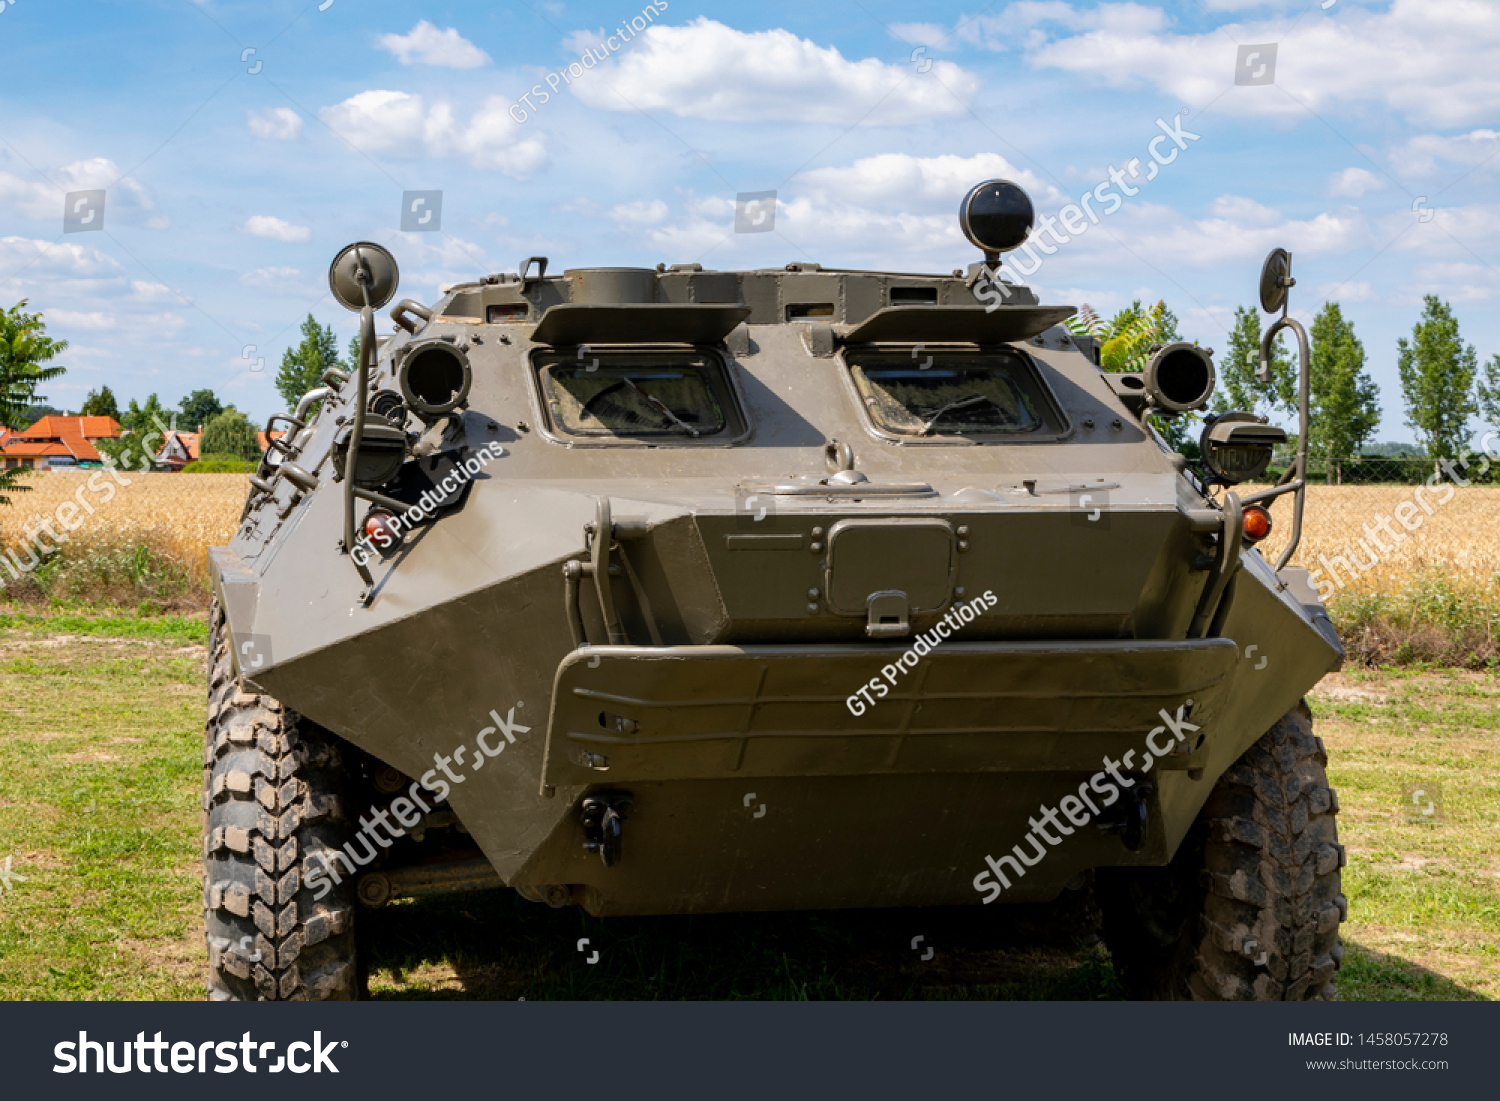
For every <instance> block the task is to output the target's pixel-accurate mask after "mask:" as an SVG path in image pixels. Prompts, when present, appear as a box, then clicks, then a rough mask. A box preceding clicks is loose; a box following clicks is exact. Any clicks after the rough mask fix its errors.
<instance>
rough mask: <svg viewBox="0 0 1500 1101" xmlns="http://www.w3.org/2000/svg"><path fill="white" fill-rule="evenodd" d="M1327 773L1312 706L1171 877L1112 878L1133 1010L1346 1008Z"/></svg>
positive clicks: (1242, 762) (1203, 822)
mask: <svg viewBox="0 0 1500 1101" xmlns="http://www.w3.org/2000/svg"><path fill="white" fill-rule="evenodd" d="M1327 764H1328V756H1327V754H1326V753H1325V752H1324V749H1323V743H1322V741H1321V740H1320V739H1319V738H1316V737H1314V735H1313V732H1312V717H1311V714H1310V712H1309V711H1308V710H1307V705H1306V703H1302V704H1299V705H1298V706H1297V707H1296V708H1295V709H1293V710H1292V711H1290V712H1288V713H1287V714H1286V715H1285V716H1283V717H1282V718H1281V720H1280V721H1278V722H1277V723H1276V725H1275V726H1273V727H1271V729H1270V730H1268V731H1267V732H1266V733H1265V734H1264V735H1262V736H1261V738H1260V740H1259V741H1257V742H1256V743H1255V744H1254V745H1252V746H1251V747H1250V748H1249V749H1248V750H1246V752H1245V754H1244V756H1242V757H1241V758H1240V759H1239V760H1238V761H1236V762H1235V763H1234V765H1233V766H1232V767H1231V768H1230V769H1229V770H1228V771H1227V772H1225V773H1224V775H1223V776H1221V777H1220V778H1219V781H1218V783H1217V784H1215V785H1214V789H1213V791H1212V792H1211V793H1210V794H1209V797H1208V801H1207V803H1205V804H1204V807H1203V810H1202V811H1201V812H1200V814H1199V816H1198V820H1197V822H1196V823H1195V824H1194V825H1193V828H1192V830H1191V831H1189V833H1188V836H1187V837H1186V838H1184V839H1183V842H1182V846H1181V847H1180V848H1179V849H1178V852H1177V855H1176V857H1175V858H1174V859H1173V861H1172V862H1171V864H1169V865H1167V866H1166V867H1164V868H1120V869H1110V870H1108V871H1101V872H1100V874H1099V881H1098V896H1099V902H1100V906H1101V907H1102V908H1103V911H1104V939H1105V942H1106V943H1107V944H1108V946H1109V949H1110V953H1111V955H1113V957H1114V961H1115V968H1116V970H1117V971H1119V972H1120V974H1121V977H1122V978H1123V980H1124V983H1125V988H1126V992H1127V994H1128V995H1129V996H1130V997H1132V998H1153V999H1160V998H1191V999H1208V1000H1255V1001H1304V1000H1311V999H1317V998H1327V997H1331V996H1332V994H1333V983H1332V979H1333V973H1334V972H1335V971H1336V970H1337V969H1338V967H1339V963H1340V961H1341V959H1342V958H1343V948H1342V947H1341V946H1340V944H1339V923H1340V922H1341V921H1343V920H1344V918H1345V917H1346V916H1347V915H1348V908H1349V906H1348V902H1347V901H1346V900H1345V898H1344V896H1343V895H1342V894H1340V893H1339V888H1340V876H1339V869H1340V868H1342V867H1343V866H1344V863H1345V856H1344V848H1343V846H1342V845H1340V844H1339V843H1338V829H1337V825H1336V823H1335V821H1334V815H1335V814H1336V813H1337V811H1338V796H1337V795H1336V794H1335V793H1334V791H1333V789H1332V788H1330V787H1329V786H1328V776H1327V773H1326V771H1325V769H1326V767H1327Z"/></svg>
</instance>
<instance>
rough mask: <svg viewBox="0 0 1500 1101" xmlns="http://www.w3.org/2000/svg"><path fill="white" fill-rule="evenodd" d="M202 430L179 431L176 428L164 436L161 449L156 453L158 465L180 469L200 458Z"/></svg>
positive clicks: (172, 469) (175, 469)
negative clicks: (199, 445) (199, 448)
mask: <svg viewBox="0 0 1500 1101" xmlns="http://www.w3.org/2000/svg"><path fill="white" fill-rule="evenodd" d="M202 435H203V433H201V432H179V431H177V430H176V429H173V430H172V431H170V432H168V433H167V434H166V435H165V436H164V437H162V442H161V450H160V451H158V452H157V454H156V465H157V466H160V467H165V468H167V469H168V470H171V471H179V470H181V469H182V468H183V467H185V466H187V464H188V463H190V462H193V461H194V460H195V459H197V458H198V440H199V438H200V437H201V436H202Z"/></svg>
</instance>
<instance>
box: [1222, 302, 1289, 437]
mask: <svg viewBox="0 0 1500 1101" xmlns="http://www.w3.org/2000/svg"><path fill="white" fill-rule="evenodd" d="M1263 332H1264V330H1263V329H1262V328H1261V325H1260V313H1259V311H1257V310H1256V308H1255V307H1254V306H1240V307H1238V308H1237V309H1236V310H1235V311H1234V329H1233V330H1232V331H1231V332H1230V334H1229V347H1228V348H1226V349H1225V351H1224V354H1223V355H1222V356H1220V357H1219V358H1218V362H1217V363H1216V364H1215V366H1216V367H1217V368H1218V372H1219V384H1220V386H1221V388H1222V389H1221V390H1220V392H1219V397H1218V399H1217V400H1216V401H1215V402H1214V412H1216V413H1227V412H1229V411H1231V410H1244V411H1245V412H1247V413H1259V414H1261V415H1262V416H1275V415H1277V414H1279V413H1285V414H1287V415H1289V416H1296V413H1297V370H1296V368H1295V366H1294V365H1293V364H1292V359H1291V356H1289V355H1288V354H1287V350H1286V347H1285V345H1283V344H1282V342H1281V341H1282V338H1281V336H1279V335H1278V336H1277V337H1276V341H1275V343H1274V344H1272V345H1271V381H1270V382H1261V381H1260V338H1261V334H1262V333H1263Z"/></svg>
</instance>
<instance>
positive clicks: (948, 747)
mask: <svg viewBox="0 0 1500 1101" xmlns="http://www.w3.org/2000/svg"><path fill="white" fill-rule="evenodd" d="M902 653H903V650H902V649H901V648H899V647H892V646H889V645H822V646H669V647H638V646H593V647H583V648H581V649H578V650H576V651H574V652H572V653H570V654H569V655H568V656H567V657H566V658H565V659H564V660H563V662H562V664H561V665H560V666H559V667H558V670H557V677H556V682H555V685H554V690H553V694H552V713H551V716H550V720H549V724H548V730H547V749H546V758H545V762H544V764H543V769H542V773H543V776H542V786H543V789H544V790H545V789H546V788H548V787H553V786H575V785H598V784H611V785H613V784H619V783H627V782H637V781H652V780H689V779H693V780H697V779H722V778H728V777H734V776H742V777H749V776H837V775H845V776H847V775H869V774H882V773H885V774H889V773H914V772H1011V771H1017V772H1058V771H1078V772H1094V771H1096V770H1098V769H1099V768H1101V767H1102V765H1101V762H1102V760H1103V758H1104V756H1105V755H1106V754H1111V755H1114V756H1118V755H1119V754H1120V753H1122V752H1123V751H1124V750H1126V749H1128V748H1132V747H1134V748H1137V749H1138V750H1139V747H1140V746H1141V745H1142V739H1143V738H1144V737H1145V735H1146V733H1147V732H1148V731H1150V730H1151V729H1152V728H1153V727H1155V726H1158V725H1161V722H1162V720H1161V718H1160V716H1159V714H1158V713H1159V712H1160V711H1161V710H1163V709H1165V710H1166V711H1167V712H1168V713H1169V714H1172V715H1176V714H1177V713H1178V710H1179V709H1181V708H1187V712H1188V714H1190V715H1191V716H1192V720H1193V722H1194V723H1195V724H1197V725H1200V726H1205V727H1206V726H1207V724H1208V721H1209V720H1211V719H1212V717H1213V715H1214V713H1215V711H1216V710H1217V708H1218V706H1219V705H1220V704H1221V703H1222V700H1223V697H1224V694H1225V689H1226V688H1227V686H1228V680H1229V673H1230V670H1231V668H1232V667H1233V665H1234V662H1235V660H1236V658H1237V653H1238V651H1237V649H1236V647H1235V644H1234V643H1233V642H1232V641H1230V640H1228V639H1222V638H1212V639H1188V640H1177V641H1144V642H1142V641H1133V640H1106V641H1087V642H1002V643H947V644H945V645H943V646H941V647H939V648H938V649H936V650H934V651H932V652H931V653H929V654H928V655H927V656H926V657H924V658H922V660H921V661H920V662H919V663H918V664H917V666H916V668H915V669H911V670H907V669H904V668H903V669H901V670H900V673H899V675H898V676H896V677H895V678H894V684H892V683H891V678H888V677H886V676H884V675H883V673H882V670H883V669H888V668H890V667H893V666H896V663H897V659H898V658H899V657H900V656H901V654H902ZM877 680H878V681H880V683H881V684H882V685H884V687H885V690H886V694H885V695H884V696H883V697H882V696H880V695H879V693H878V690H876V689H874V688H872V689H871V690H870V693H869V694H870V697H871V698H872V699H873V700H874V703H873V704H867V703H865V702H864V699H863V698H862V697H860V696H858V695H856V694H857V693H858V692H859V689H860V688H861V687H862V686H866V685H870V684H871V683H872V682H874V681H877ZM851 699H853V700H855V701H857V703H856V704H855V705H854V706H853V707H851V705H850V703H849V702H848V701H850V700H851ZM1189 701H1191V702H1189ZM860 706H863V707H864V708H865V710H864V713H863V714H860V715H856V714H854V713H853V712H854V711H855V710H858V708H859V707H860ZM1183 748H1184V750H1185V751H1186V752H1184V753H1183V755H1182V756H1177V757H1172V758H1170V759H1169V760H1168V761H1166V762H1163V763H1162V766H1161V767H1165V768H1182V769H1185V768H1192V767H1196V765H1197V763H1198V761H1199V760H1200V759H1201V754H1200V753H1199V752H1197V750H1198V749H1199V747H1198V746H1197V745H1187V746H1184V747H1183Z"/></svg>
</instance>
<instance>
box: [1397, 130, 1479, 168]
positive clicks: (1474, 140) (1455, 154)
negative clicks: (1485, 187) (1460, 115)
mask: <svg viewBox="0 0 1500 1101" xmlns="http://www.w3.org/2000/svg"><path fill="white" fill-rule="evenodd" d="M1497 154H1500V132H1496V131H1494V130H1473V131H1471V132H1469V133H1467V134H1458V135H1456V136H1454V137H1443V136H1441V135H1439V134H1420V135H1418V136H1417V137H1415V138H1412V139H1411V141H1409V142H1407V143H1406V145H1405V146H1404V147H1403V148H1401V149H1398V150H1396V151H1395V153H1394V155H1393V156H1392V163H1393V164H1394V165H1395V166H1396V171H1397V172H1400V173H1401V174H1402V175H1405V176H1431V175H1432V174H1433V173H1435V172H1436V171H1438V162H1440V161H1441V162H1444V163H1448V164H1461V165H1469V166H1470V167H1473V166H1477V165H1483V164H1487V165H1488V166H1489V168H1490V169H1491V170H1494V169H1500V156H1497Z"/></svg>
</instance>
